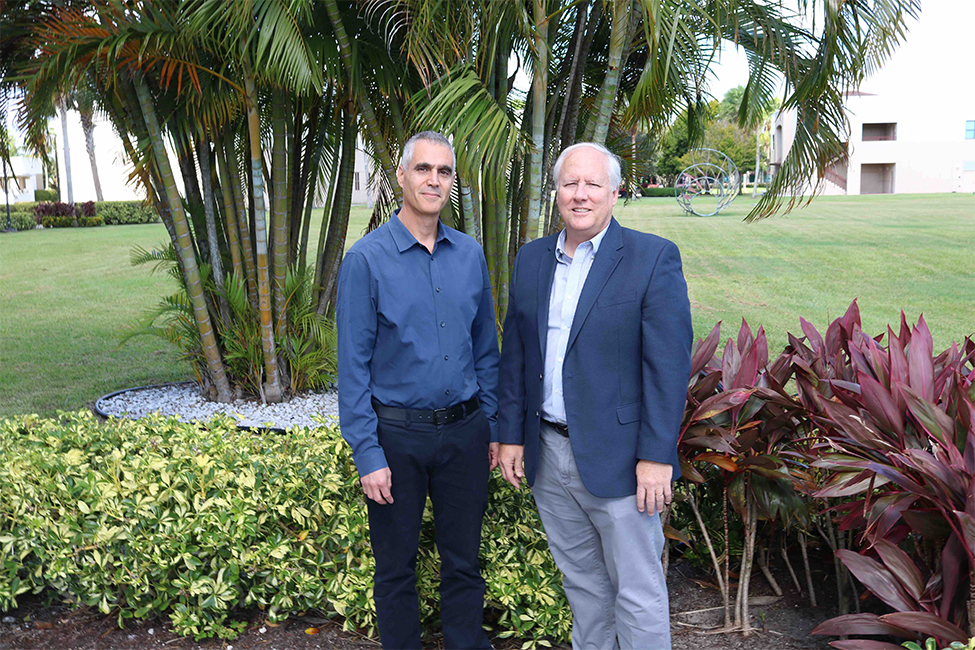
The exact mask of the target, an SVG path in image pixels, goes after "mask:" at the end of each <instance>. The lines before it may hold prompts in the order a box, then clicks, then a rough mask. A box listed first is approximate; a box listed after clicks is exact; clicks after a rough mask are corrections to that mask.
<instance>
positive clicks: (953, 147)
mask: <svg viewBox="0 0 975 650" xmlns="http://www.w3.org/2000/svg"><path fill="white" fill-rule="evenodd" d="M973 22H975V2H971V1H970V0H942V1H941V2H932V3H925V4H924V8H923V10H922V11H921V13H920V16H919V18H918V20H917V21H916V22H915V21H909V24H908V32H907V34H906V36H905V38H904V42H903V43H902V44H901V46H900V47H898V48H897V50H896V51H895V52H894V54H893V55H892V56H891V58H890V60H889V61H887V62H886V63H885V64H884V65H883V67H882V68H881V69H879V70H878V71H876V72H875V73H874V74H872V75H871V76H870V77H868V78H867V79H866V80H865V81H864V82H863V83H862V84H861V87H860V92H858V93H853V94H850V95H848V96H847V98H846V112H847V116H848V118H849V134H848V136H849V140H848V150H849V161H848V162H846V163H843V162H840V163H837V164H836V165H834V166H833V167H832V168H831V169H830V170H829V171H828V172H827V173H826V175H825V179H824V181H825V182H824V183H823V193H824V194H907V193H935V192H937V193H941V192H967V193H972V192H975V83H973V82H972V78H971V76H972V75H971V67H972V61H973V59H972V52H971V46H970V38H971V34H970V32H971V25H972V23H973ZM795 130H796V115H795V113H794V112H792V111H783V112H781V113H779V114H778V115H776V116H775V118H774V121H773V124H772V159H771V163H772V170H773V172H775V171H776V170H777V168H778V166H779V165H781V164H782V161H783V159H784V158H785V155H786V154H787V153H788V151H789V147H790V146H791V145H792V142H793V140H794V138H795ZM815 180H816V179H810V181H811V182H815Z"/></svg>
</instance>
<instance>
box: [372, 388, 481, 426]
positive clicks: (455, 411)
mask: <svg viewBox="0 0 975 650" xmlns="http://www.w3.org/2000/svg"><path fill="white" fill-rule="evenodd" d="M372 408H373V409H374V410H375V411H376V415H378V416H379V417H381V418H383V419H385V420H397V421H399V422H418V423H420V424H436V425H438V426H439V425H443V424H450V423H451V422H456V421H457V420H463V419H464V418H466V417H467V416H468V415H470V414H471V413H473V412H475V411H477V410H478V409H479V408H481V403H480V402H479V401H478V400H477V395H475V396H474V397H472V398H470V399H469V400H467V401H466V402H461V403H460V404H454V405H453V406H448V407H447V408H442V409H433V410H423V409H401V408H397V407H395V406H386V405H385V404H380V403H379V402H377V401H376V400H375V399H374V400H372Z"/></svg>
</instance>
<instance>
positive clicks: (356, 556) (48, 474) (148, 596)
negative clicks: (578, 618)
mask: <svg viewBox="0 0 975 650" xmlns="http://www.w3.org/2000/svg"><path fill="white" fill-rule="evenodd" d="M234 425H235V423H234V422H233V421H232V420H231V419H229V418H218V419H215V420H213V421H211V422H210V423H209V424H207V425H205V426H200V425H194V424H185V423H181V422H178V421H176V420H175V419H162V418H159V417H150V418H145V419H141V420H112V421H109V422H107V423H101V422H98V421H96V420H95V419H94V418H93V416H91V414H89V413H85V412H80V413H64V414H61V417H60V419H57V420H52V419H41V418H38V417H37V416H22V417H18V418H14V419H4V420H0V558H2V560H0V561H2V565H0V610H8V609H10V608H13V607H16V606H17V597H18V596H19V595H20V594H23V593H25V592H33V593H41V592H45V593H47V594H48V595H49V596H50V597H51V598H55V597H58V598H60V599H67V600H68V601H69V602H72V603H74V604H76V605H82V604H84V605H88V606H92V607H97V608H99V609H100V610H101V611H102V612H104V613H106V614H107V613H109V612H117V615H118V621H119V624H121V623H122V622H123V621H124V620H125V619H129V618H146V617H149V616H154V615H167V616H169V618H170V619H171V621H172V623H173V626H174V628H175V629H176V630H177V631H178V632H179V633H181V634H184V635H188V634H192V635H194V636H196V637H197V638H203V637H209V636H220V637H225V638H233V637H234V636H236V634H237V632H238V631H239V630H240V629H242V627H243V623H242V622H239V621H235V620H234V615H235V610H238V609H239V608H243V607H259V608H261V609H263V610H265V611H266V612H267V616H268V619H269V620H270V621H271V622H275V621H280V620H282V619H284V618H287V616H288V615H289V613H291V612H298V611H303V610H307V609H310V608H318V609H320V610H324V611H325V612H326V613H328V614H329V615H334V614H339V615H342V616H344V617H345V626H346V627H347V628H349V629H354V628H358V629H364V630H366V631H367V632H368V633H369V634H374V630H375V610H374V605H373V602H372V598H371V594H372V574H373V570H374V566H375V562H374V559H373V556H372V553H371V550H370V546H369V540H368V526H367V514H366V508H365V502H364V499H363V496H362V490H361V488H360V487H359V485H358V479H357V475H356V471H355V467H354V465H353V463H352V460H351V455H350V453H349V448H348V445H347V444H346V443H345V441H344V440H342V438H341V436H340V435H339V433H338V431H337V429H334V428H330V427H322V428H319V429H314V430H310V429H291V430H289V431H288V433H287V434H285V435H280V436H279V435H256V434H253V433H250V432H242V431H239V430H237V429H236V427H235V426H234ZM490 490H491V498H490V503H489V505H488V512H487V515H486V517H485V520H484V531H483V542H482V547H481V556H482V563H483V566H484V567H485V569H484V577H485V580H486V581H487V595H486V598H487V604H488V606H489V607H492V608H494V609H496V610H498V611H499V612H500V614H499V615H498V623H497V625H498V626H499V627H500V628H501V630H502V635H503V636H512V635H516V634H517V635H519V636H521V637H527V638H530V639H535V640H542V639H543V638H544V637H548V638H552V639H554V640H559V641H565V640H567V639H568V637H569V629H570V626H571V616H572V615H571V611H570V609H569V607H568V605H567V604H566V602H565V598H564V594H563V592H562V588H561V583H560V580H559V573H558V571H557V570H556V567H555V564H554V561H553V560H552V557H551V555H550V554H549V552H548V547H547V542H546V540H545V536H544V533H543V532H542V526H541V522H540V521H539V519H538V516H537V514H536V513H535V508H534V505H533V503H532V500H531V496H530V493H529V492H528V490H527V489H523V490H520V491H515V490H514V489H512V488H511V487H510V486H509V485H508V484H507V483H505V482H504V481H503V480H502V479H501V478H500V476H499V475H498V474H497V473H495V474H494V475H493V476H492V478H491V486H490ZM422 540H423V541H422V542H421V547H422V549H423V550H421V552H420V557H419V560H418V564H417V574H418V585H417V587H418V591H419V594H420V603H421V612H422V617H423V619H424V623H425V625H428V626H429V625H431V624H432V623H433V622H434V617H435V614H434V611H435V604H436V602H437V601H438V599H439V597H438V594H437V590H436V586H437V585H436V580H437V578H438V576H439V556H438V555H437V551H436V549H435V547H434V545H433V517H432V513H431V512H430V511H429V509H428V511H427V512H426V513H425V515H424V526H423V531H422ZM545 643H547V642H545Z"/></svg>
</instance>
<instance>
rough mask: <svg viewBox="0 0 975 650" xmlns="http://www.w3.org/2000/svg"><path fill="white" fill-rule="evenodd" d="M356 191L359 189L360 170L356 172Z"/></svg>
mask: <svg viewBox="0 0 975 650" xmlns="http://www.w3.org/2000/svg"><path fill="white" fill-rule="evenodd" d="M355 191H356V192H358V191H359V172H356V173H355Z"/></svg>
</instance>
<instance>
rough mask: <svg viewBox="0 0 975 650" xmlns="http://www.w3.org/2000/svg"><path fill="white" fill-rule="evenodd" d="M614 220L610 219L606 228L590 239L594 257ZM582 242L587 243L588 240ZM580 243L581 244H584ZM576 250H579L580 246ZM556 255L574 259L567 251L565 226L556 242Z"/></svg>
mask: <svg viewBox="0 0 975 650" xmlns="http://www.w3.org/2000/svg"><path fill="white" fill-rule="evenodd" d="M612 222H613V220H612V219H610V220H609V222H608V223H607V224H606V227H605V228H603V229H602V230H600V231H599V232H598V233H597V234H596V235H595V236H594V237H593V238H592V239H589V240H588V241H589V242H590V243H591V244H592V254H593V257H595V255H596V253H598V252H599V244H600V243H602V241H603V237H605V236H606V233H607V232H608V231H609V224H610V223H612ZM582 243H583V244H585V243H586V242H582ZM579 245H580V246H581V245H582V244H579ZM576 250H578V248H577V249H576ZM555 256H556V257H557V258H559V259H562V258H565V260H566V261H568V260H570V259H572V258H571V257H569V255H568V253H566V252H565V228H563V229H562V232H560V233H559V239H558V241H557V242H556V243H555Z"/></svg>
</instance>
